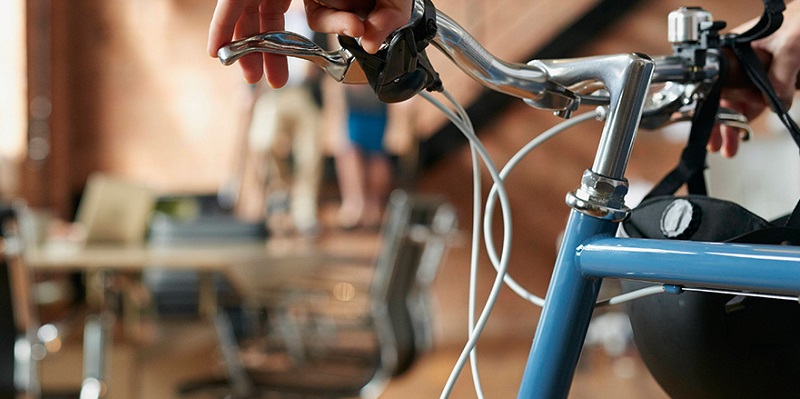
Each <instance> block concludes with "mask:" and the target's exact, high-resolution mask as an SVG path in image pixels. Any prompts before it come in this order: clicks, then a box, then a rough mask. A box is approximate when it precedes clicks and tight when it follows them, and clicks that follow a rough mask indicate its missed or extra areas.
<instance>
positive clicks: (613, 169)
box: [529, 53, 654, 180]
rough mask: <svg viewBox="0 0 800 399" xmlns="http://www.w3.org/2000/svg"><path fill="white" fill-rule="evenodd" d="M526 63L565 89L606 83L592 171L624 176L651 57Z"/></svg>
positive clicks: (626, 55) (641, 104) (649, 69)
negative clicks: (602, 124)
mask: <svg viewBox="0 0 800 399" xmlns="http://www.w3.org/2000/svg"><path fill="white" fill-rule="evenodd" d="M529 65H533V66H537V67H539V68H541V69H542V70H543V71H545V72H546V73H547V74H548V76H549V79H550V80H551V81H552V82H555V83H556V84H559V85H563V86H565V87H567V88H571V87H575V86H576V85H581V86H584V85H586V82H593V81H599V82H601V83H602V84H603V85H604V86H605V88H606V90H607V91H608V92H609V98H610V103H609V111H608V118H607V122H606V124H605V127H604V128H603V134H602V136H601V138H600V146H599V147H598V150H597V155H596V157H595V160H594V164H593V166H592V171H593V172H594V173H596V174H599V175H601V176H605V177H608V178H611V179H616V180H622V179H624V174H625V169H626V168H627V163H628V158H629V156H630V152H631V150H632V147H633V140H634V138H635V136H636V130H637V127H638V125H639V120H640V119H641V116H642V106H643V105H644V100H645V96H646V94H647V90H648V87H649V85H650V80H651V78H652V76H653V70H654V62H653V60H652V59H651V58H650V57H648V56H646V55H644V54H638V53H632V54H621V55H613V56H597V57H585V58H576V59H571V60H534V61H531V62H530V63H529Z"/></svg>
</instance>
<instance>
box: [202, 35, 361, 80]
mask: <svg viewBox="0 0 800 399" xmlns="http://www.w3.org/2000/svg"><path fill="white" fill-rule="evenodd" d="M254 52H264V53H271V54H280V55H286V56H290V57H297V58H302V59H305V60H308V61H311V62H312V63H314V64H316V65H317V66H319V67H320V68H322V70H323V71H325V73H327V74H328V76H330V77H331V78H333V79H334V80H336V81H337V82H340V83H349V84H366V83H367V77H366V76H365V75H364V71H363V70H362V69H361V66H360V65H359V64H358V63H357V62H355V57H353V55H352V54H350V52H348V51H347V50H345V49H343V48H340V49H338V50H334V51H326V50H324V49H322V47H320V46H319V45H317V44H316V43H314V42H313V41H312V40H311V39H309V38H307V37H305V36H303V35H299V34H297V33H294V32H286V31H280V32H268V33H262V34H259V35H256V36H251V37H248V38H245V39H241V40H237V41H234V42H231V43H228V44H226V45H225V46H222V48H220V49H219V51H218V52H217V57H219V60H220V62H222V64H223V65H231V64H233V63H234V62H236V60H238V59H239V58H241V57H242V56H244V55H246V54H250V53H254Z"/></svg>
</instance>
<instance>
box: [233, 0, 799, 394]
mask: <svg viewBox="0 0 800 399" xmlns="http://www.w3.org/2000/svg"><path fill="white" fill-rule="evenodd" d="M764 3H765V9H766V10H767V11H766V12H765V19H767V21H766V22H764V20H762V22H764V23H765V24H766V26H761V28H763V29H762V32H761V33H764V31H766V30H769V28H771V27H774V24H773V23H772V22H771V21H769V18H772V17H775V16H776V14H775V12H776V10H777V13H778V14H779V13H780V11H781V10H782V8H780V7H777V6H776V4H777V3H780V6H782V5H783V3H782V1H781V2H774V1H769V0H765V1H764ZM678 11H679V13H678V14H676V17H675V20H674V21H672V20H671V22H674V24H671V26H673V28H672V29H671V31H670V41H671V42H672V43H673V46H674V49H675V51H674V54H672V55H669V56H664V57H657V58H650V57H648V56H646V55H643V54H636V53H633V54H622V55H612V56H595V57H586V58H576V59H568V60H563V59H560V60H533V61H531V62H529V63H528V64H513V63H507V62H504V61H502V60H499V59H497V58H495V57H494V56H493V55H491V54H490V53H489V52H488V51H487V50H485V49H484V48H483V47H481V46H480V44H479V43H477V41H476V40H475V39H473V38H472V37H471V36H469V34H468V33H467V32H465V31H464V29H463V28H461V27H460V26H459V25H458V24H457V23H456V22H455V21H454V20H452V19H451V18H449V17H448V16H446V15H445V14H443V13H441V12H440V11H437V10H436V9H435V8H434V7H433V5H432V4H431V3H430V2H429V1H423V0H418V1H416V2H415V6H414V11H413V15H412V19H411V22H410V23H409V25H407V26H406V27H403V28H401V29H400V30H398V31H397V32H396V33H395V34H394V35H393V36H391V37H390V40H387V44H386V46H385V47H384V48H383V49H382V50H381V51H380V52H379V53H378V54H376V55H371V54H367V53H366V52H364V51H363V50H361V49H360V47H359V46H358V43H357V42H356V41H355V40H354V39H350V38H343V37H340V43H341V44H342V48H341V49H339V50H336V51H325V50H323V49H322V48H320V47H318V46H316V45H314V44H313V43H311V42H310V41H308V40H307V39H306V38H303V37H301V36H298V35H296V34H293V33H291V32H272V33H265V34H261V35H258V36H254V37H251V38H247V39H243V40H240V41H236V42H233V43H231V44H230V45H228V46H225V47H223V48H222V49H221V50H220V53H219V56H220V60H221V61H222V62H223V63H224V64H226V65H229V64H231V63H233V62H234V61H235V60H236V59H238V57H240V56H242V55H244V54H247V53H249V52H253V51H265V52H272V53H277V54H283V55H288V56H295V57H300V58H304V59H307V60H309V61H311V62H314V63H315V64H317V65H318V66H320V67H321V68H322V69H323V70H324V71H325V72H326V73H327V74H328V75H329V76H330V77H332V78H334V79H335V80H337V81H338V82H342V83H353V84H365V83H368V84H370V85H371V86H372V87H373V89H374V90H375V91H376V93H377V94H378V95H379V97H380V98H381V99H382V100H384V101H387V102H394V101H403V100H406V99H408V98H410V97H412V96H414V95H416V94H417V93H421V94H422V95H423V96H424V97H425V98H426V99H428V100H429V101H431V102H433V103H434V104H437V106H439V107H440V109H441V110H442V112H444V113H445V114H446V115H447V116H448V117H449V118H450V119H451V121H453V123H455V124H456V125H457V126H459V128H461V130H462V131H464V133H465V135H466V136H467V138H468V139H469V140H470V144H471V145H472V151H473V159H475V160H477V159H478V158H481V159H482V160H483V162H484V163H485V164H486V167H487V168H488V169H489V171H490V174H491V175H492V178H493V184H494V185H493V187H492V191H491V192H490V194H489V197H488V198H487V199H486V209H485V212H484V214H483V226H482V228H483V235H484V241H485V245H486V247H487V251H488V253H489V256H490V258H491V260H492V264H493V265H494V266H495V268H496V269H497V271H498V274H497V279H496V280H495V285H494V286H493V288H492V292H491V294H490V296H489V299H488V300H487V302H486V305H485V306H484V309H483V311H482V313H481V316H480V317H479V318H478V319H477V320H470V331H471V332H472V334H471V336H470V339H469V341H468V342H467V343H466V345H465V348H464V351H463V352H462V354H461V357H460V358H459V360H458V362H457V364H456V366H455V367H454V371H453V373H452V374H451V377H450V379H449V380H448V382H447V383H446V385H445V388H444V390H443V395H442V396H443V397H446V396H447V395H448V392H449V390H450V389H451V388H452V384H453V383H454V381H455V379H457V378H458V375H459V373H460V371H461V369H462V368H463V367H464V365H465V363H466V362H467V361H468V359H469V358H470V357H471V356H473V355H474V351H473V348H474V347H475V344H476V341H477V339H478V337H479V334H480V331H481V329H482V327H483V326H484V325H485V323H486V320H487V318H488V317H489V314H490V312H491V309H492V307H493V304H494V302H493V301H494V299H496V296H497V293H498V291H499V289H500V287H501V286H502V285H503V284H507V285H508V286H510V287H511V288H512V290H514V291H515V292H517V293H518V294H519V295H521V296H523V297H524V298H526V299H528V300H529V301H531V302H533V303H535V304H539V305H542V306H543V311H542V315H541V318H540V321H539V324H538V327H537V330H536V334H535V338H534V342H533V346H532V348H531V352H530V355H529V360H528V362H527V365H526V369H525V373H524V376H523V381H522V383H521V386H520V390H519V397H520V398H559V397H566V396H567V394H568V392H569V387H570V384H571V380H572V378H573V375H574V371H575V367H576V364H577V361H578V358H579V355H580V352H581V348H582V344H583V341H584V338H585V335H586V331H587V328H588V324H589V321H590V318H591V316H592V312H593V309H594V308H595V306H596V304H597V303H598V294H599V289H600V285H601V283H602V282H603V280H604V279H619V280H632V281H641V282H647V283H650V284H654V285H652V286H651V287H648V288H646V289H644V290H641V291H636V292H634V293H630V294H625V295H622V296H620V297H615V298H612V299H610V300H607V301H604V302H613V303H619V302H623V301H628V300H632V299H635V298H637V297H641V296H645V295H652V294H655V293H664V292H667V293H672V294H678V293H681V292H685V291H694V290H702V291H713V292H720V293H732V294H735V295H744V296H766V297H769V298H774V299H785V300H790V301H798V300H800V296H798V294H800V251H798V250H794V249H790V248H787V247H786V246H778V245H767V244H732V243H719V242H693V241H678V240H654V239H645V238H627V237H617V236H616V232H617V230H618V226H619V224H620V223H621V222H623V221H624V220H626V218H627V217H628V215H629V214H630V213H631V209H629V208H628V207H627V206H626V205H625V194H626V193H627V189H628V182H627V180H626V179H625V170H626V167H627V163H628V160H629V157H630V153H631V151H632V148H633V142H634V138H635V136H636V132H637V130H638V127H639V125H640V121H641V123H642V124H647V125H652V126H655V125H660V124H663V123H666V122H668V121H669V120H670V119H671V118H672V119H673V120H680V119H683V120H686V119H695V118H696V120H695V121H696V122H698V121H701V115H700V114H701V113H707V112H709V111H707V110H708V109H709V108H703V105H704V104H712V103H714V102H715V101H718V98H717V97H715V96H716V95H718V89H719V84H720V83H721V79H720V76H724V75H725V74H726V72H727V56H726V55H724V54H723V53H722V50H721V47H720V37H719V30H720V29H721V28H722V26H721V25H720V24H718V23H715V22H714V21H713V20H712V19H711V15H710V14H709V13H707V12H706V11H704V10H701V9H697V8H683V9H681V10H678ZM732 40H734V41H735V38H734V39H732ZM429 44H430V45H432V46H433V47H435V48H437V49H438V50H440V51H441V52H443V53H444V54H445V55H446V56H447V57H448V58H449V59H450V60H451V61H452V62H454V63H455V64H457V65H458V66H459V67H460V68H461V70H463V71H464V72H465V73H466V74H467V75H469V76H470V77H472V78H474V79H475V80H477V81H478V82H480V83H481V84H483V85H484V86H486V87H488V88H490V89H492V90H495V91H498V92H501V93H505V94H508V95H511V96H515V97H518V98H521V99H523V100H524V101H525V102H526V103H528V104H529V105H531V106H533V107H536V108H541V109H545V110H552V111H554V112H555V113H556V114H557V115H559V116H562V117H564V118H570V117H571V116H572V114H573V112H575V111H576V110H577V109H578V107H579V106H580V105H593V106H597V107H598V108H596V110H595V111H594V112H588V113H586V114H583V115H580V116H575V117H574V118H571V119H568V121H567V122H565V124H564V125H560V126H558V127H556V128H554V129H552V130H551V131H548V132H546V133H544V134H542V135H540V136H539V137H537V138H536V139H534V140H533V141H531V143H530V144H529V145H528V146H526V147H524V148H523V149H521V150H520V151H519V153H518V155H517V156H515V157H514V158H512V159H511V160H510V161H509V162H508V163H507V164H506V166H505V167H504V168H503V169H502V170H498V169H497V168H496V167H495V166H494V164H493V162H492V160H491V159H490V158H489V156H488V154H487V153H486V151H485V150H484V149H483V148H482V146H481V145H480V141H479V140H478V138H477V137H476V136H475V135H474V133H473V132H471V130H472V129H471V124H470V122H469V119H468V118H467V117H466V113H465V112H464V110H463V109H462V108H460V107H459V106H458V104H457V102H455V100H453V99H452V97H449V96H448V95H447V93H446V92H444V93H445V97H446V98H447V99H448V100H449V101H450V102H451V105H452V106H453V107H454V108H455V110H454V111H453V110H450V109H449V108H448V107H447V106H445V105H444V104H442V103H441V102H439V101H438V100H437V99H436V98H434V97H433V96H432V95H431V94H429V93H426V92H422V91H423V89H425V90H427V91H440V90H441V89H442V88H441V82H440V80H439V79H438V75H437V74H436V72H435V70H434V68H433V66H432V65H431V64H430V61H429V60H428V59H427V56H426V55H425V53H424V49H425V47H426V46H428V45H429ZM734 47H735V46H734ZM756 77H757V76H756ZM751 78H752V75H751ZM717 111H718V110H717V109H716V108H713V112H712V113H711V122H709V118H708V115H705V119H702V120H704V121H705V122H703V123H713V122H714V121H718V122H723V123H727V124H730V125H733V126H736V127H739V128H741V129H744V130H746V129H747V128H746V123H747V120H746V118H744V117H743V116H742V115H739V114H737V113H735V112H731V111H730V110H722V111H723V112H717ZM676 115H677V116H676ZM591 118H600V119H603V120H605V124H604V128H603V132H602V134H601V138H600V143H599V145H598V149H597V152H596V155H595V159H594V163H593V165H592V166H591V167H590V168H589V169H587V170H586V172H585V173H584V174H583V176H582V177H581V181H580V187H579V188H578V189H577V190H575V191H574V192H571V193H569V194H568V195H567V201H566V202H567V204H568V205H569V206H570V207H571V208H572V210H571V214H570V217H569V220H568V222H567V225H566V228H565V232H566V233H565V235H564V238H563V241H562V244H561V246H560V250H559V253H558V257H557V260H556V264H555V268H554V271H553V276H552V279H551V282H550V285H549V288H548V291H547V294H546V296H545V298H544V299H542V298H539V297H537V296H535V295H533V294H530V293H528V292H527V291H526V290H525V289H524V288H523V287H520V286H519V285H518V284H516V283H515V282H514V281H513V279H511V278H510V277H509V276H508V275H507V274H506V268H507V266H508V254H509V252H510V242H511V240H510V230H511V223H512V219H511V217H510V209H509V203H508V199H507V196H506V194H505V189H504V186H503V179H504V177H505V175H507V173H508V171H510V170H511V169H512V168H513V167H514V165H515V164H516V163H517V162H518V160H519V159H520V158H521V157H523V156H524V155H525V154H527V153H529V152H530V151H531V150H533V149H534V148H536V147H537V146H538V145H539V144H540V143H541V142H543V141H544V140H546V139H547V138H549V137H552V135H554V134H556V133H558V132H560V131H562V130H564V129H566V128H567V127H569V126H570V125H571V124H574V123H580V122H581V121H583V120H588V119H591ZM698 123H699V122H698ZM786 123H789V122H786ZM791 123H793V122H791ZM476 164H477V162H476ZM476 168H477V166H476ZM475 183H476V184H475V185H476V187H478V186H479V184H480V182H479V181H478V180H477V178H476V181H475ZM476 190H477V188H476ZM476 193H477V191H476ZM496 200H497V201H499V202H500V206H501V210H502V216H503V224H504V226H503V227H504V235H503V240H502V247H501V249H500V252H499V254H498V252H497V251H496V249H495V247H494V242H493V240H492V237H491V217H490V215H491V214H492V211H493V209H494V206H495V205H494V204H495V201H496ZM480 202H482V199H481V198H480V196H479V194H476V211H475V214H474V219H475V220H474V223H473V229H474V231H475V232H476V233H475V234H474V236H473V242H472V245H473V250H475V249H476V248H477V245H479V240H480V238H479V234H478V233H477V232H478V231H480V229H481V223H480V219H481V215H480ZM473 258H474V257H473ZM698 264H700V265H702V267H697V266H696V265H698ZM474 267H475V260H474V259H473V268H474ZM471 302H472V301H471ZM474 305H475V304H474V303H471V304H470V306H471V310H470V315H472V314H473V313H474ZM473 360H474V359H473ZM472 363H473V364H474V362H472ZM473 374H477V373H473ZM476 390H477V391H478V395H479V396H482V392H481V389H480V384H479V382H476Z"/></svg>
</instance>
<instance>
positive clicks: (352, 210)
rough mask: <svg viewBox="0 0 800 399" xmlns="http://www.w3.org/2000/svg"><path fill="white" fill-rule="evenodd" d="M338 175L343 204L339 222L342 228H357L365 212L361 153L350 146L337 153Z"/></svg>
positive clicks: (339, 213)
mask: <svg viewBox="0 0 800 399" xmlns="http://www.w3.org/2000/svg"><path fill="white" fill-rule="evenodd" d="M335 161H336V174H337V178H338V180H339V191H340V195H341V197H342V204H341V206H340V207H339V212H338V215H337V217H338V222H339V226H340V227H342V228H353V227H356V226H357V225H358V223H359V221H360V220H361V217H362V214H363V212H364V206H365V204H364V195H365V187H364V183H365V180H364V173H365V171H364V162H363V156H362V155H361V152H360V151H359V150H358V149H356V148H355V147H353V146H352V145H350V144H347V145H346V146H345V148H342V149H340V150H339V151H338V152H337V153H336V160H335Z"/></svg>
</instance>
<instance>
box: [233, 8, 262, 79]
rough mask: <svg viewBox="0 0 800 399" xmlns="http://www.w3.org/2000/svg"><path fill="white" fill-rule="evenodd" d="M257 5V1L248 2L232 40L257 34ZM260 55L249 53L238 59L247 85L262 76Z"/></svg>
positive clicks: (258, 25) (258, 24)
mask: <svg viewBox="0 0 800 399" xmlns="http://www.w3.org/2000/svg"><path fill="white" fill-rule="evenodd" d="M258 8H259V4H258V0H249V1H247V4H245V6H244V8H243V9H242V11H241V14H240V15H239V20H238V21H237V22H236V27H235V28H234V32H233V38H234V39H241V38H244V37H248V36H252V35H255V34H258V33H259V29H260V23H259V10H258ZM262 58H263V57H262V56H261V54H260V53H251V54H247V55H245V56H243V57H242V58H239V61H238V62H239V66H240V67H241V68H242V75H243V76H244V80H246V81H247V82H248V83H256V82H258V81H259V80H261V77H262V76H263V75H264V66H263V65H262Z"/></svg>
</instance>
